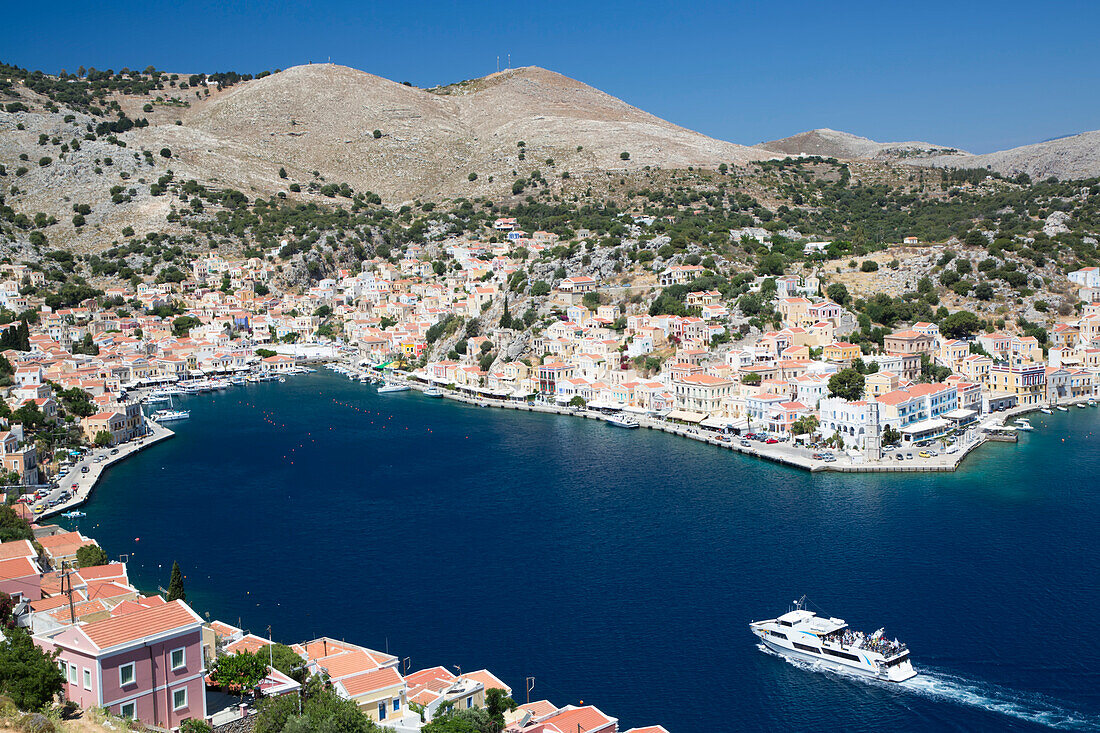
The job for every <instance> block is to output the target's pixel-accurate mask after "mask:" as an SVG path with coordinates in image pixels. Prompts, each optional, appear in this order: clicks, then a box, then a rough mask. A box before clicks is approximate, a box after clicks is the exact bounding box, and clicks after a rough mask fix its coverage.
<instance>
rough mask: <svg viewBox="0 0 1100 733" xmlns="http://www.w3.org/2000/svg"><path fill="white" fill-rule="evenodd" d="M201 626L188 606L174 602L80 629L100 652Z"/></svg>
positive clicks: (200, 622) (180, 602)
mask: <svg viewBox="0 0 1100 733" xmlns="http://www.w3.org/2000/svg"><path fill="white" fill-rule="evenodd" d="M201 624H202V619H201V618H199V616H198V615H196V614H195V612H194V611H192V610H191V609H190V608H188V607H187V604H185V603H184V602H183V601H172V602H171V603H166V604H165V605H163V606H157V607H154V608H149V609H145V610H142V611H135V612H134V613H128V614H126V615H124V616H116V617H114V618H109V619H107V620H105V621H97V622H95V623H91V624H87V625H86V626H83V627H81V632H82V633H83V634H84V636H86V637H87V638H88V640H89V641H91V642H92V643H93V644H94V645H95V646H96V647H97V648H98V649H108V648H110V647H114V646H118V645H120V644H128V643H130V642H134V641H139V640H141V639H143V638H145V637H148V636H154V635H157V634H164V633H167V632H169V631H174V630H176V629H183V628H186V627H188V626H192V625H201Z"/></svg>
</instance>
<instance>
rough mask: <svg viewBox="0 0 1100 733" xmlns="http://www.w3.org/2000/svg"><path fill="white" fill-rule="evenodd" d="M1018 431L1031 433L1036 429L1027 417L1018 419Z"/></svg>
mask: <svg viewBox="0 0 1100 733" xmlns="http://www.w3.org/2000/svg"><path fill="white" fill-rule="evenodd" d="M1016 429H1017V430H1023V431H1024V432H1029V431H1031V430H1034V429H1035V428H1033V427H1031V422H1030V421H1029V420H1028V419H1027V418H1026V417H1018V418H1016Z"/></svg>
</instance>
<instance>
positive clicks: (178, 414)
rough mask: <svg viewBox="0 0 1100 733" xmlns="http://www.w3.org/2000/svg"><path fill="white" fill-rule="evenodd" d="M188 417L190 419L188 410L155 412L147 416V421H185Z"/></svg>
mask: <svg viewBox="0 0 1100 733" xmlns="http://www.w3.org/2000/svg"><path fill="white" fill-rule="evenodd" d="M189 417H191V411H190V410H157V411H156V412H154V413H153V414H152V415H150V416H149V419H150V420H154V421H156V422H170V421H172V420H186V419H187V418H189Z"/></svg>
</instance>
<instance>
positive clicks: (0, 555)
mask: <svg viewBox="0 0 1100 733" xmlns="http://www.w3.org/2000/svg"><path fill="white" fill-rule="evenodd" d="M37 556H38V553H37V552H35V551H34V546H33V545H32V544H31V541H30V540H13V541H11V542H4V543H3V544H0V560H11V559H12V558H13V557H37Z"/></svg>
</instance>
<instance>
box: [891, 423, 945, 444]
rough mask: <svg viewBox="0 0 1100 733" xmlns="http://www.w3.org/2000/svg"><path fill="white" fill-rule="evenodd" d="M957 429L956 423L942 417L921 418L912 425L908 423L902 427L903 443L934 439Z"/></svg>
mask: <svg viewBox="0 0 1100 733" xmlns="http://www.w3.org/2000/svg"><path fill="white" fill-rule="evenodd" d="M954 429H955V425H954V423H952V422H951V421H950V420H945V419H943V418H940V417H936V418H932V419H931V420H921V421H920V422H915V423H913V424H912V425H906V426H905V427H904V428H902V429H901V441H902V443H903V444H904V443H908V444H910V445H912V444H913V443H920V442H922V441H925V440H934V439H936V438H940V437H943V436H944V435H947V434H948V433H949V432H951V431H952V430H954Z"/></svg>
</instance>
